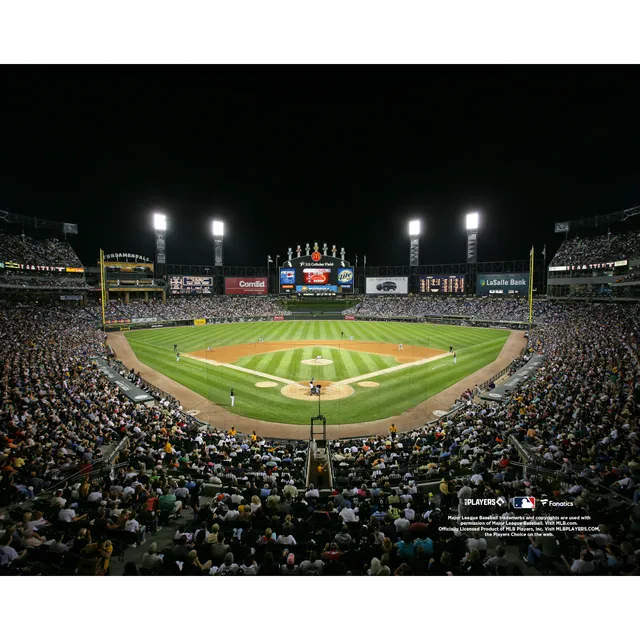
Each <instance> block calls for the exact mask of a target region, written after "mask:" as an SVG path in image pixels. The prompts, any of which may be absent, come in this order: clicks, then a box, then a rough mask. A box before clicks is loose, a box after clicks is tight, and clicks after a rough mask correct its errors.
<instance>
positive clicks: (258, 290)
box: [224, 278, 269, 296]
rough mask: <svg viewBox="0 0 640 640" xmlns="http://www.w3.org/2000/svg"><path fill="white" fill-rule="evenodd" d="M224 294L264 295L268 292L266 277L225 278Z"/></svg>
mask: <svg viewBox="0 0 640 640" xmlns="http://www.w3.org/2000/svg"><path fill="white" fill-rule="evenodd" d="M224 292H225V294H226V295H228V296H229V295H256V296H266V295H267V293H269V290H268V288H267V279H266V278H225V279H224Z"/></svg>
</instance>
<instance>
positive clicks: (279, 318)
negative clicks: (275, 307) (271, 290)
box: [273, 316, 284, 321]
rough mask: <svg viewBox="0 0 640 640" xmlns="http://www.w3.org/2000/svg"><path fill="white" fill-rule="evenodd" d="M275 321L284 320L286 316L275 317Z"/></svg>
mask: <svg viewBox="0 0 640 640" xmlns="http://www.w3.org/2000/svg"><path fill="white" fill-rule="evenodd" d="M273 319H274V320H276V321H277V320H284V316H273Z"/></svg>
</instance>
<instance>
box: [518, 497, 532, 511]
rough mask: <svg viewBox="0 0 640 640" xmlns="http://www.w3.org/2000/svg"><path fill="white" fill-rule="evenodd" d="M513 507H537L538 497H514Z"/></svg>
mask: <svg viewBox="0 0 640 640" xmlns="http://www.w3.org/2000/svg"><path fill="white" fill-rule="evenodd" d="M513 508H514V509H535V508H536V499H535V498H514V499H513Z"/></svg>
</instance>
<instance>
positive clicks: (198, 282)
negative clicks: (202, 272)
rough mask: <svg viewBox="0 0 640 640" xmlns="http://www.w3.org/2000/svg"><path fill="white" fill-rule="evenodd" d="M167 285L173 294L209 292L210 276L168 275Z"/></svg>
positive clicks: (211, 279)
mask: <svg viewBox="0 0 640 640" xmlns="http://www.w3.org/2000/svg"><path fill="white" fill-rule="evenodd" d="M169 287H170V289H171V293H173V294H177V295H180V294H194V295H197V294H211V293H212V291H213V277H212V276H170V278H169Z"/></svg>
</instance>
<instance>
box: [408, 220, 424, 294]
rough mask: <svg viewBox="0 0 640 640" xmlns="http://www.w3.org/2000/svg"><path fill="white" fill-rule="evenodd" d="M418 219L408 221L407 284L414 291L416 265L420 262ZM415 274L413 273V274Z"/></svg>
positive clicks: (419, 225) (416, 284)
mask: <svg viewBox="0 0 640 640" xmlns="http://www.w3.org/2000/svg"><path fill="white" fill-rule="evenodd" d="M421 226H422V225H421V223H420V220H411V222H409V285H410V288H411V289H413V291H410V293H411V292H414V293H415V292H416V291H417V289H418V283H417V276H418V265H419V264H420V231H421ZM414 274H415V275H414Z"/></svg>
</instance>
